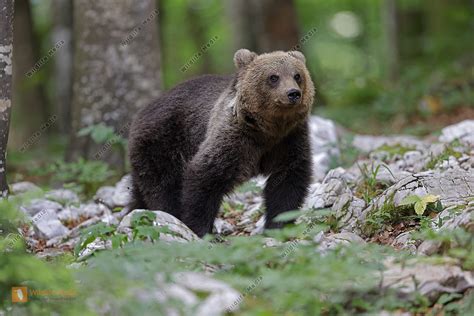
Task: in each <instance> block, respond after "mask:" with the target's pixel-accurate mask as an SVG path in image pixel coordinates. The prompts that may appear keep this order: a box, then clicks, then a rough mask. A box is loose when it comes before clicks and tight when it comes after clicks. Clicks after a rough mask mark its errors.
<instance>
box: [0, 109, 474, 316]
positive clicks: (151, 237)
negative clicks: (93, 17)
mask: <svg viewBox="0 0 474 316" xmlns="http://www.w3.org/2000/svg"><path fill="white" fill-rule="evenodd" d="M460 121H461V120H459V122H460ZM443 122H444V121H443ZM450 122H451V121H450ZM311 133H312V135H311V137H312V143H313V160H314V164H315V175H314V181H313V183H312V184H311V187H310V190H309V195H308V198H307V199H306V202H305V205H304V206H303V207H302V211H297V212H289V213H285V214H282V215H281V216H280V220H289V219H295V220H296V222H295V224H294V225H289V226H288V227H286V228H284V229H281V230H271V231H264V230H263V225H264V216H263V214H264V202H263V199H262V194H261V193H262V188H263V186H264V183H265V179H263V178H256V179H252V180H251V181H249V182H247V183H245V184H244V185H242V186H240V187H239V188H237V189H236V190H235V192H233V193H232V194H230V195H229V196H227V197H226V198H225V200H224V202H223V203H222V206H221V212H220V213H219V217H218V219H217V220H216V221H215V223H214V234H213V235H209V236H206V237H205V238H204V239H200V238H198V237H197V236H196V235H195V234H194V233H193V232H192V231H191V230H189V229H188V228H187V227H186V226H185V225H184V224H183V223H181V222H180V221H179V220H178V219H176V218H174V217H172V216H171V215H169V214H166V213H163V212H160V211H146V210H135V211H133V212H131V213H130V214H128V215H126V216H123V214H122V213H121V211H122V210H123V207H124V206H125V205H126V203H127V201H128V199H129V194H130V193H129V176H125V177H123V178H122V179H121V180H120V181H119V182H118V183H117V184H116V185H114V186H104V187H100V188H99V189H98V190H97V191H96V192H95V194H94V196H93V197H92V198H91V199H85V198H84V197H83V196H80V195H78V194H76V193H75V192H74V191H72V190H70V189H67V188H60V189H54V190H48V191H44V190H42V189H40V188H39V187H38V186H36V185H35V184H34V183H31V182H19V183H15V184H13V185H12V187H11V189H12V193H13V196H12V197H11V198H10V199H9V201H4V202H2V203H3V205H2V207H3V208H4V209H10V213H8V211H6V212H3V214H2V216H7V219H8V220H9V221H10V222H11V223H12V224H11V227H10V228H8V229H9V230H10V231H11V233H10V234H9V235H8V236H7V237H6V238H3V239H2V242H1V243H0V250H1V251H6V252H8V253H9V255H8V256H2V257H1V259H0V262H2V261H3V262H2V264H7V265H8V264H10V265H11V268H10V270H11V271H9V272H8V274H7V276H4V275H2V274H0V278H2V277H3V279H2V280H4V281H5V284H6V285H5V288H6V290H7V291H10V290H9V288H8V286H28V287H29V288H32V289H36V290H45V289H56V290H62V291H63V292H61V293H59V292H58V293H59V294H58V293H55V294H56V295H53V294H54V293H53V294H51V293H49V297H47V298H48V299H47V300H46V299H44V297H40V295H38V294H36V295H35V294H34V293H33V295H30V298H31V299H30V302H28V303H27V304H24V305H18V304H13V305H12V304H9V302H8V301H7V300H6V299H7V297H6V296H4V298H5V302H6V303H4V305H3V306H4V307H3V309H4V310H5V311H7V312H8V311H12V310H15V312H19V313H21V312H23V313H25V314H28V313H30V312H32V311H39V312H41V313H43V312H44V313H48V312H50V311H56V312H59V313H67V314H81V315H84V314H91V315H94V314H99V315H110V314H111V315H114V314H124V315H128V314H144V315H224V314H226V313H228V314H237V315H319V314H322V315H339V314H377V315H416V314H418V315H422V314H423V315H425V314H430V315H468V314H469V313H470V312H472V311H473V310H474V274H473V271H474V121H473V120H465V121H462V122H460V123H456V124H454V125H451V126H446V127H445V128H444V129H442V130H441V132H440V133H438V134H437V135H434V134H433V135H430V136H428V137H425V138H417V137H413V136H403V135H397V136H368V135H351V134H348V133H347V132H344V131H341V129H339V128H338V127H337V126H336V125H335V124H334V123H333V122H332V121H330V120H326V119H321V118H319V117H312V119H311ZM18 208H19V209H20V210H21V213H22V214H24V218H22V219H18V218H17V217H16V216H17V215H11V214H15V209H18ZM8 214H10V218H8V216H9V215H8ZM18 225H20V226H19V229H18ZM8 229H7V231H8ZM31 267H35V268H34V269H32V268H31ZM20 272H21V273H20ZM1 290H4V288H3V287H2V288H1ZM66 290H69V292H67V291H66ZM65 293H69V294H65ZM71 293H72V294H71ZM46 294H47V293H46ZM46 294H45V295H46ZM46 296H48V295H46ZM65 301H67V302H65ZM0 306H1V305H0ZM1 310H2V307H0V315H2V313H3V312H2V311H1Z"/></svg>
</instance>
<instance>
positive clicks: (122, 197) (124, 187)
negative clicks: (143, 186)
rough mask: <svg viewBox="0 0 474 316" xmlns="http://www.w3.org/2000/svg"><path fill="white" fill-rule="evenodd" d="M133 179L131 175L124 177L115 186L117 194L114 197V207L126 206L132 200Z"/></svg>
mask: <svg viewBox="0 0 474 316" xmlns="http://www.w3.org/2000/svg"><path fill="white" fill-rule="evenodd" d="M131 181H132V178H131V176H130V175H126V176H124V177H123V178H122V179H121V180H120V181H119V182H118V183H117V185H116V186H115V192H114V195H113V197H112V200H113V203H114V207H115V206H126V205H127V204H128V203H129V202H130V199H131V189H132V185H131Z"/></svg>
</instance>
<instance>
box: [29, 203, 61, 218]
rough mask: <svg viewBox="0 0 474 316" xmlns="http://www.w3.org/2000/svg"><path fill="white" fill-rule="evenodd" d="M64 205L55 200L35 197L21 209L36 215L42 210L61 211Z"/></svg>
mask: <svg viewBox="0 0 474 316" xmlns="http://www.w3.org/2000/svg"><path fill="white" fill-rule="evenodd" d="M62 208H63V207H62V205H61V204H59V203H58V202H53V201H50V200H46V199H33V200H31V201H30V202H29V203H27V204H26V205H24V206H22V207H21V208H20V209H21V210H22V211H23V212H25V213H26V214H28V215H30V216H34V215H36V214H37V213H39V212H41V211H45V210H47V211H53V212H59V211H60V210H61V209H62Z"/></svg>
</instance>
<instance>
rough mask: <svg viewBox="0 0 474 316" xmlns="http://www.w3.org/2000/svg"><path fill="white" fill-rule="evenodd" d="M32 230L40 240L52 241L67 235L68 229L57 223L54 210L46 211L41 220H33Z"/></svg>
mask: <svg viewBox="0 0 474 316" xmlns="http://www.w3.org/2000/svg"><path fill="white" fill-rule="evenodd" d="M38 214H41V213H38ZM33 228H34V230H35V233H36V235H37V236H38V237H39V238H42V239H52V238H55V237H59V236H63V235H66V234H68V233H69V229H67V227H65V226H64V225H63V224H62V223H61V222H60V221H59V219H58V217H57V214H56V213H55V212H54V210H49V211H46V214H45V215H43V216H41V218H39V219H38V217H37V218H36V220H33Z"/></svg>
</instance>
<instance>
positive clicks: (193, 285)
mask: <svg viewBox="0 0 474 316" xmlns="http://www.w3.org/2000/svg"><path fill="white" fill-rule="evenodd" d="M173 279H174V281H175V283H176V284H177V285H179V286H182V287H185V288H187V289H189V290H191V291H193V292H197V293H209V294H208V296H207V297H206V299H205V300H204V301H203V302H201V303H200V304H199V306H198V307H197V311H196V313H195V315H199V316H218V315H224V314H225V313H226V312H227V311H236V310H237V309H238V306H239V305H240V302H241V301H242V299H243V298H241V295H240V293H239V292H238V291H236V290H234V289H233V288H232V287H230V286H229V285H227V284H226V283H224V282H222V281H219V280H215V279H213V278H211V277H209V276H206V275H204V274H203V273H197V272H181V273H175V274H174V277H173Z"/></svg>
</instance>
